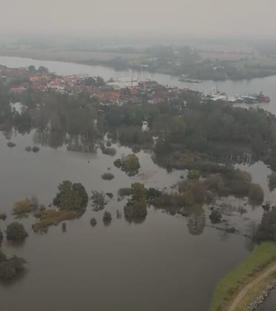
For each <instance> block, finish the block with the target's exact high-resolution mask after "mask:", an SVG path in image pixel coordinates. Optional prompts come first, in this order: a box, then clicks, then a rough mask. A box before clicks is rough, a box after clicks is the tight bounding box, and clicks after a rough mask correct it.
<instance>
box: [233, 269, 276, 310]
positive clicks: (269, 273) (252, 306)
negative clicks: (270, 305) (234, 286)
mask: <svg viewBox="0 0 276 311" xmlns="http://www.w3.org/2000/svg"><path fill="white" fill-rule="evenodd" d="M274 273H276V263H274V264H273V265H272V266H270V267H269V268H266V269H265V270H264V271H263V272H262V273H258V276H257V277H256V278H254V279H253V280H252V281H251V282H250V283H248V284H247V285H246V286H244V287H243V288H242V289H241V290H240V292H239V294H238V295H237V296H236V297H235V298H234V300H233V301H232V303H231V305H230V306H229V308H228V311H236V310H237V308H238V306H239V305H240V304H241V303H242V301H243V300H244V299H246V296H247V295H248V293H249V292H250V291H251V290H252V289H254V287H255V286H256V285H257V284H258V283H260V282H262V281H264V280H265V279H268V278H269V277H271V276H272V275H273V274H274ZM274 287H275V284H273V287H271V282H269V285H266V286H265V290H263V291H262V295H258V296H257V297H255V299H254V300H253V302H251V303H250V304H249V305H247V307H246V311H253V310H256V308H257V307H258V305H260V300H259V299H258V298H260V297H261V296H262V298H264V296H265V298H266V297H267V293H268V292H269V291H271V290H272V289H273V288H274ZM263 301H264V299H262V302H263ZM262 302H261V303H262Z"/></svg>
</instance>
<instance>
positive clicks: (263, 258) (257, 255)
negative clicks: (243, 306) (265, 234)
mask: <svg viewBox="0 0 276 311" xmlns="http://www.w3.org/2000/svg"><path fill="white" fill-rule="evenodd" d="M274 261H275V262H276V243H273V242H265V243H262V244H260V245H258V246H257V247H256V248H255V249H254V251H253V252H252V253H251V254H250V256H249V257H248V258H247V259H245V261H244V262H243V263H242V264H241V265H240V266H238V267H237V268H235V269H234V270H233V271H231V272H230V273H229V274H228V275H226V276H225V277H224V278H223V279H222V280H221V281H220V282H219V284H218V286H217V288H216V290H215V293H214V296H213V300H212V303H211V306H210V309H209V310H210V311H225V310H227V306H228V305H229V303H230V302H231V301H232V299H233V298H234V297H235V296H236V295H237V294H238V293H239V291H240V290H241V289H242V288H243V287H244V286H245V285H246V284H247V283H249V282H250V281H251V280H252V279H253V278H254V277H256V275H258V274H259V273H260V272H261V271H262V270H263V269H265V268H266V267H268V266H269V265H270V264H271V263H272V262H274Z"/></svg>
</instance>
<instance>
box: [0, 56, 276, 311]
mask: <svg viewBox="0 0 276 311" xmlns="http://www.w3.org/2000/svg"><path fill="white" fill-rule="evenodd" d="M0 64H4V65H7V66H9V67H19V66H28V65H36V66H40V65H43V66H46V67H47V68H49V70H50V71H53V72H56V73H57V74H89V75H93V76H94V75H100V76H103V77H104V78H105V79H109V78H110V77H115V78H119V77H126V74H127V73H126V72H116V71H114V70H112V69H108V68H104V67H99V66H96V67H90V66H83V65H77V64H67V63H61V62H48V61H36V60H28V59H22V58H9V57H0ZM128 74H129V75H131V73H128ZM147 75H148V77H151V78H152V79H155V80H157V81H158V82H160V83H164V84H170V85H178V86H183V87H185V86H186V84H184V83H181V82H178V81H177V79H176V78H171V77H168V76H165V75H151V74H147ZM256 80H257V79H256ZM256 80H254V81H251V82H248V83H246V82H240V84H239V86H238V83H236V82H223V83H219V85H218V87H219V88H220V89H221V90H222V91H227V87H228V89H229V90H230V89H231V87H230V85H232V87H233V88H232V91H231V92H236V91H238V90H240V91H242V92H243V93H244V92H249V91H250V90H252V91H256V90H260V89H261V90H263V91H264V92H265V93H266V94H267V95H269V96H271V97H272V98H273V94H274V89H273V81H275V82H276V78H275V77H272V78H266V79H262V80H260V81H262V83H261V84H259V85H258V83H257V81H256ZM265 81H267V83H266V82H265ZM269 81H270V82H269ZM214 85H215V83H213V82H204V83H202V84H199V85H198V84H195V85H194V87H195V88H197V89H200V88H202V90H203V89H204V90H207V89H210V88H211V87H212V86H214ZM254 85H255V89H254ZM268 85H271V89H269V88H268ZM242 86H243V87H244V88H243V87H242ZM265 86H266V88H265ZM275 92H276V91H275ZM274 98H276V96H274ZM269 107H273V101H272V103H271V104H270V105H269ZM271 109H272V108H271ZM34 138H35V133H34V132H32V133H30V134H28V135H24V136H23V135H21V134H18V133H14V134H13V136H12V141H13V142H15V143H16V147H14V148H8V147H7V145H6V144H7V140H6V138H5V137H4V135H2V134H1V133H0V163H1V166H0V167H1V171H0V172H1V173H0V182H1V187H0V198H1V206H0V211H6V212H7V213H8V220H7V221H6V223H9V222H10V221H11V219H12V215H11V209H12V206H13V204H14V202H15V201H17V200H20V199H22V198H24V197H26V196H32V195H35V196H36V197H38V199H39V201H40V202H42V203H44V204H49V203H51V200H52V199H53V197H54V196H55V194H56V191H57V186H58V184H59V183H60V182H61V181H63V180H65V179H70V180H72V181H76V182H82V183H83V184H84V185H85V187H86V189H87V191H88V192H89V193H90V192H91V190H99V191H102V190H104V191H105V192H112V193H113V194H114V198H113V199H111V200H110V202H109V203H108V205H107V207H106V209H108V210H109V211H110V212H111V214H112V222H111V224H110V225H109V226H104V225H103V223H102V215H103V212H102V211H100V212H94V211H93V209H92V207H91V206H89V207H88V209H87V212H86V213H85V214H84V215H83V217H82V218H81V219H78V220H74V221H71V222H67V230H66V232H63V231H62V227H61V225H60V226H56V227H51V228H50V229H49V231H48V233H47V234H44V235H40V234H34V233H32V230H31V224H32V223H33V222H34V219H32V218H28V219H24V220H23V222H24V224H25V226H26V228H27V231H28V233H29V237H28V238H27V240H26V242H25V243H24V245H22V246H21V247H15V246H13V245H10V244H9V243H7V242H5V243H4V245H3V248H4V250H5V252H7V254H9V255H13V254H16V255H18V256H22V257H24V258H25V259H26V260H27V267H28V270H27V272H26V274H25V275H24V277H22V278H21V279H20V280H17V281H16V282H15V283H13V284H10V285H3V284H1V285H0V297H1V310H2V311H21V310H28V311H37V310H40V311H49V310H60V311H63V310H64V311H65V310H66V311H75V310H81V311H88V310H89V311H90V310H97V311H114V310H132V311H141V310H143V311H149V310H150V311H153V310H158V311H167V310H172V311H178V310H179V311H180V310H181V311H182V310H189V311H190V310H193V311H206V310H207V309H208V307H207V306H208V305H209V302H210V300H211V296H212V292H213V290H214V288H215V286H216V284H217V282H218V280H219V279H220V278H221V277H223V276H224V275H225V274H226V273H227V272H228V271H230V270H231V269H232V268H233V267H235V266H236V265H237V264H239V262H241V261H242V260H243V259H244V258H245V257H246V256H247V254H248V253H249V251H250V247H251V245H250V243H249V241H248V240H247V239H246V238H244V237H242V236H239V235H231V234H226V233H224V232H222V231H220V230H217V229H215V228H213V227H212V226H211V225H210V223H209V219H208V212H207V211H203V212H202V213H201V214H195V215H192V216H190V217H189V218H185V217H183V216H170V215H168V214H166V213H163V212H161V211H159V210H154V209H149V212H148V216H147V218H146V220H145V221H144V222H143V223H141V224H133V223H132V224H130V223H128V222H126V221H125V219H124V217H122V218H117V217H116V214H117V213H116V212H117V210H119V211H122V209H123V206H124V202H123V201H118V200H117V195H116V194H117V191H118V189H119V188H120V187H127V186H129V185H130V183H132V182H135V181H140V182H144V183H145V184H146V186H154V187H159V188H163V187H173V186H174V185H175V183H176V182H177V181H178V180H179V179H180V176H181V175H185V172H183V171H173V172H171V173H168V172H167V171H166V170H164V169H162V168H160V167H158V166H156V165H155V164H154V163H153V161H152V159H151V155H150V154H149V153H147V152H145V151H141V152H140V153H139V154H138V156H139V159H140V162H141V170H140V173H139V175H138V176H136V177H128V176H126V175H125V174H124V173H123V172H121V171H120V170H118V169H117V168H115V167H114V165H113V161H114V159H116V158H118V157H119V156H120V155H121V154H127V153H128V152H130V150H129V149H128V148H125V147H121V146H119V145H114V147H115V148H116V150H117V155H116V156H114V157H111V156H108V155H103V154H102V153H101V151H99V150H98V151H96V152H95V153H81V152H70V151H68V150H67V149H66V147H65V145H64V146H62V147H59V148H51V147H50V146H47V145H44V146H41V147H40V148H41V149H40V152H38V153H28V152H26V151H25V147H26V146H28V145H33V141H34ZM108 168H110V171H111V172H112V173H113V174H114V175H115V179H114V180H112V181H104V180H102V179H101V175H102V174H103V173H104V172H106V171H107V170H108ZM245 169H247V170H249V171H250V172H251V173H252V176H253V180H254V181H258V182H261V184H262V185H263V186H264V188H265V193H266V198H269V199H272V198H275V193H273V194H271V193H270V192H269V191H268V189H267V181H266V178H267V175H268V174H269V172H270V170H269V169H268V168H266V167H265V166H264V165H263V164H262V163H256V164H255V165H253V166H252V167H250V168H248V167H245ZM229 200H230V201H229V203H233V204H236V205H237V207H238V206H240V205H241V204H243V206H244V207H245V208H246V211H247V212H246V213H245V214H243V215H240V214H239V213H238V212H237V211H234V212H232V215H231V217H229V221H230V222H232V225H234V226H236V227H238V228H241V229H243V230H244V233H246V230H247V229H250V226H252V225H253V224H254V222H255V221H256V222H258V221H259V220H260V218H261V215H262V210H261V209H260V208H252V207H250V206H247V205H244V202H242V201H237V200H233V199H232V202H231V198H230V199H229ZM233 201H234V202H233ZM91 217H96V219H97V226H96V227H94V228H92V227H91V225H90V219H91ZM0 226H1V228H2V229H4V225H3V223H0Z"/></svg>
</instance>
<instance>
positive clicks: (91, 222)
mask: <svg viewBox="0 0 276 311" xmlns="http://www.w3.org/2000/svg"><path fill="white" fill-rule="evenodd" d="M90 225H91V226H92V227H95V226H96V225H97V220H96V218H95V217H93V218H91V220H90Z"/></svg>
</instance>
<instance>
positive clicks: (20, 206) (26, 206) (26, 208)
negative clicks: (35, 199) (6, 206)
mask: <svg viewBox="0 0 276 311" xmlns="http://www.w3.org/2000/svg"><path fill="white" fill-rule="evenodd" d="M32 211H33V204H32V201H31V200H29V199H27V198H26V199H24V200H21V201H17V202H16V203H15V204H14V208H13V214H14V215H16V216H18V217H23V216H26V215H27V214H29V213H31V212H32Z"/></svg>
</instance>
